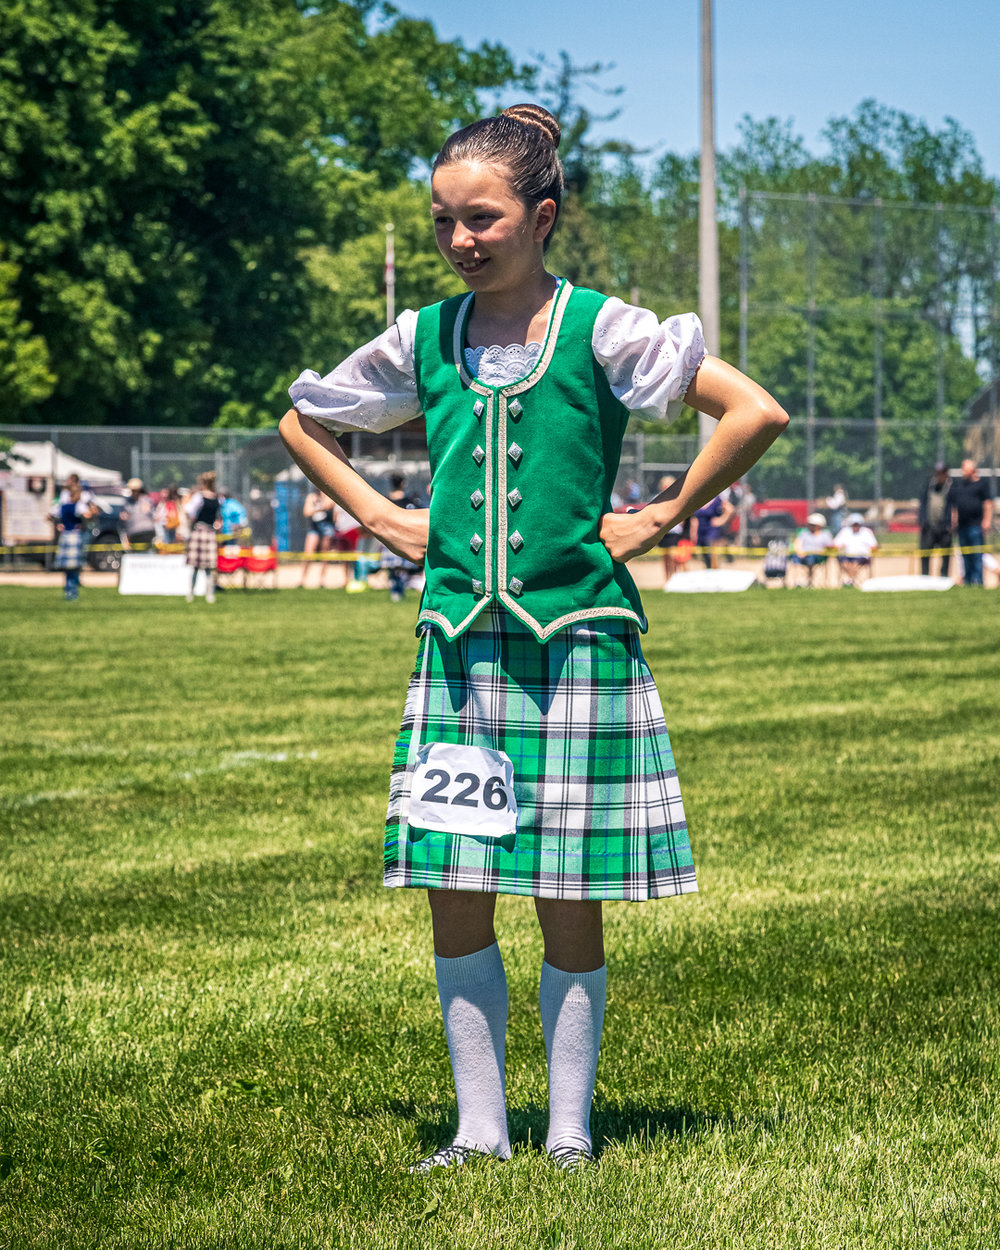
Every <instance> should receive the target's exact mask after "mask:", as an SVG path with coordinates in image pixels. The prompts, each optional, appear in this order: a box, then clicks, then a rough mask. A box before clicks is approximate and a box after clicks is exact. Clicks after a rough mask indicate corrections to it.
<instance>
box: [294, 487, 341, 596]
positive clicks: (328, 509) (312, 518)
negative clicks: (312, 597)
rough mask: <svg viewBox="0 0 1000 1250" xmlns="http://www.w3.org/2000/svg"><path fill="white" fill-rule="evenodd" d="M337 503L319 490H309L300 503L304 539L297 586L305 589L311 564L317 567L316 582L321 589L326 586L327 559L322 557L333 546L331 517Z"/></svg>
mask: <svg viewBox="0 0 1000 1250" xmlns="http://www.w3.org/2000/svg"><path fill="white" fill-rule="evenodd" d="M336 507H337V505H336V504H335V503H334V502H333V500H332V499H331V498H330V496H329V495H325V494H324V493H323V492H322V491H321V490H311V491H310V492H309V493H308V495H306V497H305V501H304V502H303V504H302V515H303V516H304V517H305V520H306V540H305V546H304V548H303V552H302V554H303V556H304V557H305V559H304V560H303V561H302V576H301V577H300V579H299V588H300V589H302V590H305V587H306V580H307V578H308V575H309V569H310V567H311V566H312V565H314V564H315V565H317V566H318V567H319V575H318V577H317V579H316V584H317V586H319V587H320V588H321V589H322V588H323V587H324V586H326V584H327V582H326V576H327V567H328V561H326V560H324V559H323V557H324V556H325V555H326V553H327V552H328V551H329V550H330V549H331V548H332V547H333V536H334V532H335V531H334V527H333V517H334V512H335V510H336Z"/></svg>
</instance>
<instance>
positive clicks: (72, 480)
mask: <svg viewBox="0 0 1000 1250" xmlns="http://www.w3.org/2000/svg"><path fill="white" fill-rule="evenodd" d="M73 487H76V488H77V489H78V490H79V492H80V502H81V503H82V504H83V506H84V507H85V508H93V509H95V510H99V509H98V506H97V500H96V499H95V498H94V492H93V491H92V490H90V489H89V488H88V487H87V486H86V485H85V484H84V483H82V482H81V481H80V475H79V473H70V474H69V476H68V477H67V478H66V485H65V486H64V487H63V488H62V490H61V491H60V492H59V503H60V504H64V503H69V498H70V491H71V490H72V489H73ZM90 515H93V514H90Z"/></svg>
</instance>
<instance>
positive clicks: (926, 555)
mask: <svg viewBox="0 0 1000 1250" xmlns="http://www.w3.org/2000/svg"><path fill="white" fill-rule="evenodd" d="M919 521H920V552H921V555H920V572H921V573H923V575H924V577H927V576H929V575H930V571H931V555H930V553H931V551H933V550H940V552H941V567H940V575H941V576H942V577H947V576H948V571H949V569H950V568H951V543H952V538H953V534H952V529H951V508H950V506H949V504H948V466H947V465H946V464H945V463H944V461H943V460H939V461H938V463H937V464H936V465H935V466H934V472H933V473H932V474H931V476H930V477H929V478H928V479H927V481H926V483H925V484H924V489H923V490H922V491H921V493H920V512H919Z"/></svg>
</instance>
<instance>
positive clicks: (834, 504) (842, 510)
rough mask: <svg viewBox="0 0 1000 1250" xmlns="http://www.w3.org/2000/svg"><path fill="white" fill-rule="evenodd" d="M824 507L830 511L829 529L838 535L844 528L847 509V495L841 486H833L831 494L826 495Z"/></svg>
mask: <svg viewBox="0 0 1000 1250" xmlns="http://www.w3.org/2000/svg"><path fill="white" fill-rule="evenodd" d="M826 506H827V507H828V508H829V509H830V527H831V529H832V530H833V532H834V533H835V534H839V533H840V531H841V530H842V529H843V528H844V517H845V516H846V508H847V495H846V494H845V493H844V488H843V486H840V485H837V486H835V487H834V488H833V493H832V494H831V495H827V497H826Z"/></svg>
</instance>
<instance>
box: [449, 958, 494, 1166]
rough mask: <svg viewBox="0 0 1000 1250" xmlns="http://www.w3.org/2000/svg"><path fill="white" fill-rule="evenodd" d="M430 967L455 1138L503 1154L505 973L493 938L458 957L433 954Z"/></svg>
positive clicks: (460, 1141)
mask: <svg viewBox="0 0 1000 1250" xmlns="http://www.w3.org/2000/svg"><path fill="white" fill-rule="evenodd" d="M434 970H435V972H436V973H437V986H438V996H439V997H440V999H441V1014H442V1016H443V1017H444V1029H445V1034H446V1035H447V1038H448V1051H449V1053H450V1054H451V1068H452V1071H453V1072H454V1074H455V1094H456V1096H457V1098H458V1132H457V1133H456V1135H455V1142H456V1144H457V1145H459V1146H475V1147H476V1148H477V1149H479V1150H488V1151H492V1153H493V1154H495V1155H499V1156H500V1158H501V1159H506V1158H508V1156H509V1155H510V1139H509V1138H508V1136H507V1107H506V1103H505V1099H504V1044H505V1042H506V1038H507V977H506V974H505V973H504V970H503V960H502V959H501V957H500V947H499V946H498V945H497V944H496V942H494V943H493V945H492V946H487V947H486V949H485V950H481V951H475V952H474V953H473V954H472V955H462V956H460V957H459V958H458V959H442V958H441V957H440V956H438V955H435V957H434Z"/></svg>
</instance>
